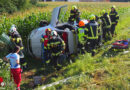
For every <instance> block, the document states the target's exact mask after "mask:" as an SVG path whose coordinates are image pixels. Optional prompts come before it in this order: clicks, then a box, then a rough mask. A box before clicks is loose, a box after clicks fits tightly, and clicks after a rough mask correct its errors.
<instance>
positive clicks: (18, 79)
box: [3, 46, 21, 90]
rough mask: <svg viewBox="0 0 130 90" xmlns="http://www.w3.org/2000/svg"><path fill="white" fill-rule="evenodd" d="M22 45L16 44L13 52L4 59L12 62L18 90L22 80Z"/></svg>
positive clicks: (11, 65) (12, 71)
mask: <svg viewBox="0 0 130 90" xmlns="http://www.w3.org/2000/svg"><path fill="white" fill-rule="evenodd" d="M19 51H20V47H19V46H16V47H15V48H14V50H13V52H12V53H10V54H8V55H7V56H6V57H4V59H3V60H5V61H7V62H10V68H11V76H12V77H13V79H14V82H15V84H16V85H17V89H16V90H20V82H21V68H20V56H19V54H18V53H19Z"/></svg>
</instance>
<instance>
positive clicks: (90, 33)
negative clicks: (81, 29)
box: [86, 14, 98, 56]
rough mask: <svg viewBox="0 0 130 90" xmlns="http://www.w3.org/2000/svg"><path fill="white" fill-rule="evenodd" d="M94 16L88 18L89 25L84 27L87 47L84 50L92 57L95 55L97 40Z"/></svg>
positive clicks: (96, 25) (96, 24)
mask: <svg viewBox="0 0 130 90" xmlns="http://www.w3.org/2000/svg"><path fill="white" fill-rule="evenodd" d="M95 19H96V17H95V15H93V14H92V15H90V16H89V23H88V24H87V25H86V28H87V33H86V35H87V43H86V44H87V45H86V46H87V47H86V49H87V50H88V51H90V52H91V53H92V56H94V55H95V49H96V45H97V44H96V42H97V40H98V23H97V22H96V20H95Z"/></svg>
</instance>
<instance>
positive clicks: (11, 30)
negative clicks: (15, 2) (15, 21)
mask: <svg viewBox="0 0 130 90" xmlns="http://www.w3.org/2000/svg"><path fill="white" fill-rule="evenodd" d="M15 31H16V27H15V25H12V26H11V28H10V30H9V32H10V33H14V32H15Z"/></svg>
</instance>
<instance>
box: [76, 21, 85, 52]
mask: <svg viewBox="0 0 130 90" xmlns="http://www.w3.org/2000/svg"><path fill="white" fill-rule="evenodd" d="M78 26H79V28H78V30H77V34H78V48H79V49H80V53H81V54H85V42H86V35H85V32H86V30H87V28H86V27H85V21H80V22H79V24H78Z"/></svg>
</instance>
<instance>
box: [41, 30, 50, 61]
mask: <svg viewBox="0 0 130 90" xmlns="http://www.w3.org/2000/svg"><path fill="white" fill-rule="evenodd" d="M45 33H46V35H42V37H41V43H42V50H43V52H41V54H42V55H41V56H42V59H43V60H44V61H43V62H44V63H46V61H47V60H48V59H49V50H48V48H47V43H48V40H49V39H50V37H51V36H50V34H51V29H50V28H47V29H46V30H45Z"/></svg>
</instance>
